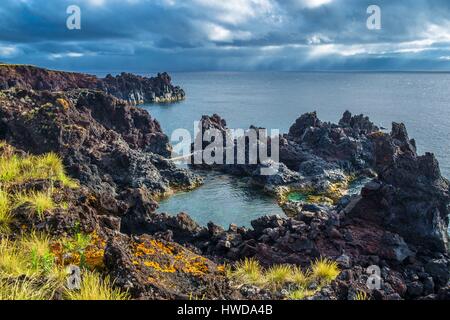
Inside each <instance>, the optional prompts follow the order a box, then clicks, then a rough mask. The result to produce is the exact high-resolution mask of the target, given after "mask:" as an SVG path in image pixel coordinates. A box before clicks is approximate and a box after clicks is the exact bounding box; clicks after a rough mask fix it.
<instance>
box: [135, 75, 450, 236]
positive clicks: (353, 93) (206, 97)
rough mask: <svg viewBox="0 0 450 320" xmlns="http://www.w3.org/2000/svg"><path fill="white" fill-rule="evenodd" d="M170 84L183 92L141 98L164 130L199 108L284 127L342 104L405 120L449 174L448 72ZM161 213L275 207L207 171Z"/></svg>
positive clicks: (186, 79)
mask: <svg viewBox="0 0 450 320" xmlns="http://www.w3.org/2000/svg"><path fill="white" fill-rule="evenodd" d="M172 78H173V83H174V84H176V85H180V86H181V87H182V88H183V89H185V91H186V94H187V99H186V100H185V101H183V102H180V103H175V104H167V105H144V106H143V107H144V108H145V109H147V110H148V111H149V112H150V114H151V115H152V116H153V117H154V118H156V119H157V120H158V121H159V122H160V123H161V125H162V127H163V129H164V131H165V133H166V134H168V135H169V136H170V135H171V133H172V132H173V131H174V130H175V129H178V128H183V129H188V130H190V131H191V132H192V131H193V127H194V121H198V120H200V118H201V116H202V115H212V114H214V113H217V114H219V115H220V116H221V117H222V118H224V119H226V121H227V124H228V127H229V128H233V129H237V128H243V129H245V128H248V127H249V126H250V125H256V126H259V127H265V128H268V129H279V130H280V131H281V132H287V131H288V130H289V127H290V126H291V125H292V124H293V123H294V122H295V120H296V119H297V118H298V117H299V116H301V115H302V114H303V113H305V112H310V111H317V112H318V116H319V118H320V119H321V120H323V121H332V122H337V121H339V119H340V118H341V116H342V114H343V113H344V111H345V110H349V111H351V112H352V113H353V114H360V113H363V114H365V115H367V116H369V117H370V118H371V120H372V121H373V122H374V123H375V124H377V125H378V126H380V127H384V128H387V129H390V128H391V123H392V122H393V121H395V122H403V123H405V124H406V126H407V129H408V132H409V135H410V137H411V138H414V139H416V142H417V146H418V151H419V153H424V152H433V153H434V154H435V155H436V157H437V158H438V160H439V162H440V167H441V171H442V173H443V175H444V176H445V177H450V154H449V152H448V151H449V150H450V90H449V88H450V74H448V73H299V72H254V73H239V72H223V73H219V72H214V73H175V74H173V75H172ZM160 211H161V212H167V213H171V214H176V213H178V212H181V211H184V212H188V213H189V214H190V215H191V216H192V217H193V218H194V219H196V220H197V221H198V222H199V223H201V224H206V223H207V222H208V221H213V222H215V223H217V224H220V225H222V226H224V227H227V226H228V225H229V224H230V223H236V224H238V225H244V226H249V225H250V221H251V220H253V219H255V218H257V217H258V216H262V215H266V214H280V215H282V214H283V213H282V211H281V209H280V208H279V207H278V206H277V204H276V202H275V201H274V199H272V198H270V197H266V196H264V195H262V194H259V192H257V191H248V188H247V187H246V185H245V183H244V182H243V181H241V179H235V178H230V177H223V176H221V175H217V174H206V184H205V186H204V187H201V188H200V189H198V190H196V191H193V192H191V193H188V194H178V195H175V196H173V197H171V198H169V199H167V200H165V201H162V202H161V208H160Z"/></svg>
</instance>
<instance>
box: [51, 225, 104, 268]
mask: <svg viewBox="0 0 450 320" xmlns="http://www.w3.org/2000/svg"><path fill="white" fill-rule="evenodd" d="M76 237H77V238H78V239H75V238H66V239H62V240H61V239H60V240H58V241H55V242H54V243H52V245H51V250H52V253H53V254H54V255H55V257H56V261H57V263H58V264H60V265H77V266H80V267H86V268H88V269H91V270H94V269H102V268H103V267H104V262H103V259H104V256H105V247H106V241H105V239H103V238H102V237H100V236H99V235H98V233H97V232H95V231H94V232H93V233H92V234H90V235H80V234H77V235H76ZM79 238H84V241H81V240H80V239H79Z"/></svg>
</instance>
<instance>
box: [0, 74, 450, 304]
mask: <svg viewBox="0 0 450 320" xmlns="http://www.w3.org/2000/svg"><path fill="white" fill-rule="evenodd" d="M2 68H4V67H0V74H3V81H0V83H3V84H2V86H3V88H4V89H6V90H2V91H1V92H0V140H5V141H6V142H7V143H9V144H11V145H13V146H15V147H16V148H18V149H20V150H16V151H15V152H17V153H18V154H22V153H24V152H30V153H33V154H42V153H46V152H50V151H53V152H56V153H58V154H59V155H60V156H61V157H62V158H63V160H64V163H65V165H66V167H67V170H68V173H69V174H70V175H71V176H72V177H74V178H77V179H78V180H79V181H80V184H81V186H80V188H79V189H68V187H64V186H63V185H61V184H58V183H54V182H51V183H50V182H49V181H33V182H32V183H30V182H27V183H26V184H24V185H17V186H14V188H18V189H20V190H22V189H24V190H25V189H26V190H28V189H30V190H35V189H37V190H43V189H46V188H49V185H50V184H51V187H52V188H55V189H56V190H57V192H55V194H54V195H53V197H54V198H55V199H54V200H55V201H56V202H57V203H58V204H59V203H67V206H63V205H61V206H58V208H56V209H55V210H54V212H52V214H46V215H44V216H43V217H39V216H36V215H34V216H33V215H31V214H29V212H28V211H29V208H27V207H23V206H20V207H18V208H15V209H14V217H15V219H16V220H15V222H14V223H13V224H12V228H13V230H15V231H16V233H17V234H19V233H20V232H23V231H24V230H25V231H26V230H30V231H31V230H38V231H41V232H46V233H48V234H50V235H51V236H55V237H65V236H66V235H67V234H69V233H70V232H72V231H71V230H73V229H74V228H75V227H76V228H80V229H81V230H82V231H84V232H93V231H95V232H97V233H98V236H99V237H100V238H101V241H100V243H101V244H102V245H103V243H104V246H103V248H101V250H100V252H101V253H102V255H101V256H100V258H101V259H102V261H103V263H104V267H105V268H106V269H105V270H106V272H107V273H109V274H110V275H111V276H113V277H114V279H116V285H117V286H119V287H120V288H123V289H127V290H129V292H130V294H131V295H132V297H133V298H142V299H175V298H189V296H190V295H191V294H192V295H193V297H194V298H196V297H197V298H202V297H204V298H213V299H219V298H225V299H230V298H242V296H243V295H241V293H242V292H240V291H239V290H238V289H236V288H234V287H230V283H229V281H228V279H227V278H226V275H225V274H224V270H223V266H221V265H220V264H221V263H222V262H231V263H232V262H234V261H238V260H240V259H243V258H245V257H254V258H256V259H258V260H259V261H261V262H262V263H263V264H264V265H265V266H271V265H273V264H279V263H289V264H295V265H298V266H302V267H305V266H307V265H309V264H310V261H311V260H313V259H316V258H320V257H326V258H330V259H333V260H335V261H337V262H338V263H339V264H340V267H341V270H342V272H341V274H340V276H339V277H338V279H337V280H336V281H335V282H334V283H333V284H332V285H331V286H329V287H326V288H324V289H323V290H322V291H320V292H318V293H316V294H315V296H314V299H352V298H354V297H355V294H356V292H360V291H365V292H367V293H368V295H369V296H370V297H371V298H373V299H448V298H449V297H450V286H449V285H448V280H449V275H450V272H449V267H450V259H449V255H448V236H447V227H448V214H449V208H448V203H449V202H450V196H449V182H448V181H447V180H446V179H444V178H443V177H442V176H441V174H440V170H439V164H438V162H437V161H436V159H435V157H434V156H433V155H432V154H426V155H424V156H419V155H418V154H417V151H416V143H415V141H414V140H411V139H409V137H408V134H407V131H406V128H405V127H404V125H402V124H395V123H394V124H393V128H392V132H391V133H389V134H388V133H383V132H381V131H379V130H378V128H376V126H374V125H373V124H372V123H371V122H370V120H369V119H367V118H366V117H364V116H352V115H351V114H350V113H349V112H346V113H345V114H344V116H343V118H342V120H341V121H340V122H339V124H338V125H336V124H330V123H324V122H322V121H320V120H319V119H318V117H317V114H315V113H309V114H306V115H304V116H302V117H300V118H299V119H298V120H297V121H296V122H295V124H294V125H293V126H292V127H291V129H290V131H289V133H288V134H286V135H284V136H283V137H282V138H281V146H280V147H281V150H280V152H281V154H280V155H281V159H280V161H281V163H280V170H279V171H278V173H277V174H275V175H273V176H267V177H262V176H260V175H259V170H261V168H262V166H264V165H267V164H259V165H248V164H243V165H239V166H213V167H212V169H216V170H222V171H224V172H227V173H233V174H238V175H245V176H249V177H251V179H250V180H251V183H252V184H253V185H252V187H254V186H259V187H262V188H264V189H265V190H266V191H272V192H275V191H280V190H287V191H288V192H289V191H292V190H308V192H311V193H318V192H325V191H326V190H329V189H330V188H331V187H333V186H334V185H335V184H337V183H342V187H344V186H345V181H346V180H347V179H348V177H349V176H351V175H355V176H357V175H364V176H366V177H370V176H375V177H374V179H373V180H372V181H371V182H369V183H367V184H366V185H365V187H364V188H363V189H362V191H361V193H360V194H358V195H355V196H343V197H342V195H341V194H338V193H335V194H334V197H333V199H332V200H333V201H331V202H329V203H326V204H323V203H314V202H310V201H299V202H292V201H289V199H284V201H285V202H286V205H287V206H288V207H289V213H290V217H289V218H280V217H261V218H260V219H257V220H256V221H253V223H252V226H253V228H252V229H246V228H239V227H238V226H235V225H231V226H230V228H229V229H228V230H224V229H223V228H221V227H218V226H216V225H214V224H213V223H210V224H209V225H208V226H207V227H202V226H199V225H198V224H197V223H196V222H195V221H193V220H192V219H191V218H190V217H189V215H188V214H186V213H181V214H179V215H178V216H177V217H173V216H168V215H165V214H156V213H155V210H156V208H157V206H158V204H157V203H156V202H155V200H158V197H159V196H161V195H164V194H168V193H170V192H174V191H177V190H178V189H182V190H186V189H190V188H193V187H195V186H197V185H198V184H199V183H201V181H200V179H199V178H198V177H197V176H196V175H195V174H193V173H192V172H191V171H189V170H184V169H179V168H177V167H176V166H175V165H174V164H173V163H171V162H170V161H168V160H167V159H166V158H167V157H168V156H169V154H170V145H169V143H168V138H167V137H166V136H165V135H164V133H163V132H162V131H161V128H160V126H159V124H158V122H157V121H156V120H154V119H152V118H151V117H150V115H149V114H148V113H147V112H145V111H143V110H140V109H138V108H136V107H133V106H131V105H130V104H129V103H126V102H125V101H123V100H122V99H123V98H125V99H126V100H132V101H138V100H140V99H141V98H142V97H144V100H145V99H147V98H146V95H147V94H148V93H144V92H143V91H142V90H144V89H143V88H142V87H140V85H141V84H142V83H146V82H147V80H143V79H142V78H140V77H135V76H132V75H122V76H119V77H116V78H113V77H107V78H106V80H105V81H104V82H103V81H102V82H100V83H103V85H102V86H99V87H97V85H98V83H99V82H98V79H96V78H94V77H91V76H80V75H77V74H68V73H59V72H52V71H46V70H43V69H37V68H31V67H13V68H12V67H11V68H6V69H2ZM5 70H7V71H5ZM19 75H20V76H19ZM0 78H1V77H0ZM11 79H13V80H12V82H10V80H11ZM125 79H126V81H125ZM122 80H123V81H124V82H122ZM158 81H159V80H158ZM160 81H161V84H158V85H157V86H158V87H161V85H168V83H170V79H169V78H167V77H166V76H164V75H163V76H162V78H161V79H160ZM105 83H107V84H105ZM126 83H130V84H131V83H133V85H130V87H128V86H127V84H126ZM93 84H95V86H96V87H95V88H93V87H90V86H91V85H93ZM82 86H86V87H87V88H88V89H80V87H82ZM108 86H109V88H108ZM11 87H13V88H11ZM145 87H147V84H146V85H145ZM93 89H95V90H93ZM112 90H116V91H114V92H112ZM135 90H137V92H136V91H135ZM56 91H58V92H56ZM105 91H107V92H109V93H111V94H114V95H116V96H119V98H121V99H118V98H115V97H113V96H112V95H111V94H108V93H106V92H105ZM164 91H167V90H165V89H163V90H162V91H161V94H162V93H163V92H164ZM130 93H131V95H130ZM131 96H134V98H133V99H130V97H131ZM126 97H128V98H126ZM202 125H203V127H202V128H203V129H208V128H211V127H214V128H216V129H219V130H220V131H222V132H224V134H225V133H226V122H225V121H224V120H223V119H221V118H220V117H219V116H217V115H214V116H213V117H204V118H203V119H202ZM203 147H204V148H205V147H206V145H204V146H203ZM5 152H6V151H5V150H3V149H2V148H1V147H0V154H3V153H5ZM247 156H248V155H246V158H247ZM201 167H203V168H204V167H208V166H205V165H204V164H203V165H202V166H201ZM24 227H25V228H24ZM206 257H208V258H206ZM373 265H375V266H378V267H379V268H380V270H381V274H380V277H381V280H382V282H381V287H380V288H376V289H373V290H368V288H367V286H366V281H367V278H368V274H367V272H366V269H367V267H369V266H373ZM264 297H266V296H263V295H261V296H258V295H257V294H256V296H254V298H264Z"/></svg>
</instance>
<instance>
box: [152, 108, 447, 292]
mask: <svg viewBox="0 0 450 320" xmlns="http://www.w3.org/2000/svg"><path fill="white" fill-rule="evenodd" d="M202 123H203V124H204V125H203V128H204V129H205V128H209V127H214V128H221V129H222V131H223V132H225V125H226V122H225V121H224V120H223V119H221V118H220V117H219V116H217V115H215V116H213V117H211V118H210V117H203V119H202ZM284 139H285V140H284V143H283V145H282V150H281V157H282V159H283V160H282V161H284V162H285V164H286V165H288V167H289V169H287V168H286V167H284V166H282V167H281V168H282V170H280V172H279V173H278V174H277V175H275V176H274V177H271V178H270V179H263V178H259V182H260V185H261V186H265V187H267V184H272V183H275V184H276V185H279V186H283V185H284V186H291V185H292V184H293V183H294V184H298V183H299V182H298V181H296V182H293V181H291V180H290V179H286V170H288V172H289V174H288V177H293V176H294V177H296V179H300V181H302V180H305V179H307V177H308V174H307V173H306V170H305V168H306V163H308V162H309V163H310V162H312V163H313V164H314V165H313V167H315V168H317V169H320V170H319V174H316V170H313V172H314V173H313V174H310V177H311V176H314V177H316V178H317V177H320V178H319V181H325V182H326V181H328V182H329V181H333V179H335V177H336V175H330V174H329V172H328V173H327V174H323V173H324V172H325V171H327V170H331V171H332V170H335V171H337V172H353V173H358V172H359V173H362V172H367V171H373V172H374V173H375V174H376V178H375V179H374V180H373V181H371V182H369V183H367V184H366V185H365V187H364V188H363V189H362V192H361V194H360V195H355V196H351V197H349V196H346V197H343V198H341V199H340V200H339V201H338V202H337V203H336V205H332V206H321V205H317V204H310V203H297V204H292V203H291V205H292V207H291V210H292V211H291V212H290V215H291V216H292V218H289V219H284V218H280V217H262V218H260V219H258V220H256V221H254V222H253V223H252V226H253V230H247V229H244V228H238V227H237V226H230V229H229V230H224V229H222V228H220V227H218V226H215V225H213V224H210V225H208V227H207V228H202V227H200V226H198V225H197V224H195V222H193V221H192V220H191V219H190V218H189V217H188V216H187V215H185V214H180V215H179V216H178V217H177V218H173V217H168V216H164V215H159V216H157V217H151V218H149V219H148V220H147V222H146V223H147V228H149V230H152V231H153V232H162V231H163V230H167V229H169V230H170V231H171V239H175V240H176V241H179V242H182V243H190V244H195V245H196V246H197V247H198V248H200V249H201V250H202V252H204V253H205V254H208V255H212V256H216V257H226V258H228V259H231V260H240V259H243V258H244V257H256V258H257V259H258V260H259V261H262V262H263V263H265V264H266V265H272V264H276V263H289V264H297V265H302V266H306V265H307V264H308V263H309V261H310V260H311V259H314V258H319V257H332V258H333V259H336V260H337V261H339V262H340V264H341V267H342V269H344V272H342V274H341V276H340V278H339V280H338V281H337V282H336V283H335V285H333V286H332V287H331V288H328V289H327V290H324V292H321V293H319V294H318V295H316V298H317V299H351V298H352V296H354V295H355V293H356V292H358V291H367V286H366V281H367V277H368V274H367V273H366V268H367V267H369V266H371V265H376V266H379V267H380V269H381V272H382V273H381V279H382V286H381V288H379V289H377V290H373V291H371V292H370V294H371V295H372V297H373V298H375V299H402V298H409V299H416V298H419V297H422V298H424V297H426V299H436V298H442V297H445V296H447V294H448V291H449V287H447V282H448V280H449V275H450V269H449V268H450V260H449V256H448V249H449V248H448V234H447V228H448V215H449V213H450V212H449V209H448V204H449V203H450V196H449V182H448V181H447V180H446V179H445V178H443V177H442V176H441V174H440V170H439V164H438V162H437V160H436V159H435V157H434V156H433V155H432V154H426V155H424V156H418V155H417V153H416V147H415V141H414V140H410V139H409V138H408V134H407V132H406V129H405V126H404V125H403V124H396V123H394V124H393V128H392V132H391V133H390V134H387V133H383V132H381V131H379V130H378V128H376V126H374V125H373V124H372V123H370V121H369V120H368V119H367V118H366V117H363V116H356V117H353V116H351V114H350V113H349V112H346V113H345V114H344V117H343V119H342V120H341V121H340V124H339V125H334V124H329V123H322V122H321V121H320V120H318V118H317V115H316V114H315V113H310V114H306V115H304V116H302V117H301V118H299V119H298V120H297V121H296V123H295V124H294V125H293V127H292V128H291V130H290V133H289V134H288V135H286V136H284ZM286 159H288V161H286ZM307 166H308V167H310V166H311V165H309V164H308V165H307ZM203 167H204V166H203ZM211 168H213V169H218V170H223V171H226V172H231V171H228V170H227V169H226V168H224V167H221V166H212V167H211ZM249 168H251V170H250V169H249ZM245 170H247V174H249V175H252V174H253V175H256V174H255V173H254V171H253V170H254V166H244V168H241V171H240V173H245V172H246V171H245ZM297 170H298V171H297ZM254 179H255V178H254ZM273 181H276V182H273ZM313 181H314V180H313ZM315 181H318V180H315Z"/></svg>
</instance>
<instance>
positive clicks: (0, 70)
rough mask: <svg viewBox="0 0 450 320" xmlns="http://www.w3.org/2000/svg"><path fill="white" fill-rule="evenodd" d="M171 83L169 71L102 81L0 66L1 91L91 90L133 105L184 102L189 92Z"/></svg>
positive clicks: (70, 73)
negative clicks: (149, 76)
mask: <svg viewBox="0 0 450 320" xmlns="http://www.w3.org/2000/svg"><path fill="white" fill-rule="evenodd" d="M171 81H172V79H171V77H170V76H169V75H168V74H167V73H165V72H164V73H158V75H157V76H156V77H151V78H147V77H142V76H138V75H134V74H130V73H121V74H120V75H117V76H112V75H107V76H106V77H105V78H103V79H101V78H98V77H96V76H93V75H88V74H82V73H72V72H63V71H54V70H47V69H42V68H38V67H34V66H27V65H1V64H0V90H6V89H10V88H18V89H26V90H31V89H32V90H38V91H42V90H47V91H51V92H56V91H69V90H73V89H91V90H100V91H103V92H106V93H109V94H111V95H113V96H115V97H116V98H119V99H123V100H126V101H128V102H130V103H133V104H142V103H162V102H175V101H180V100H183V99H184V98H185V92H184V91H183V89H181V88H180V87H178V86H174V85H172V83H171Z"/></svg>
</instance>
